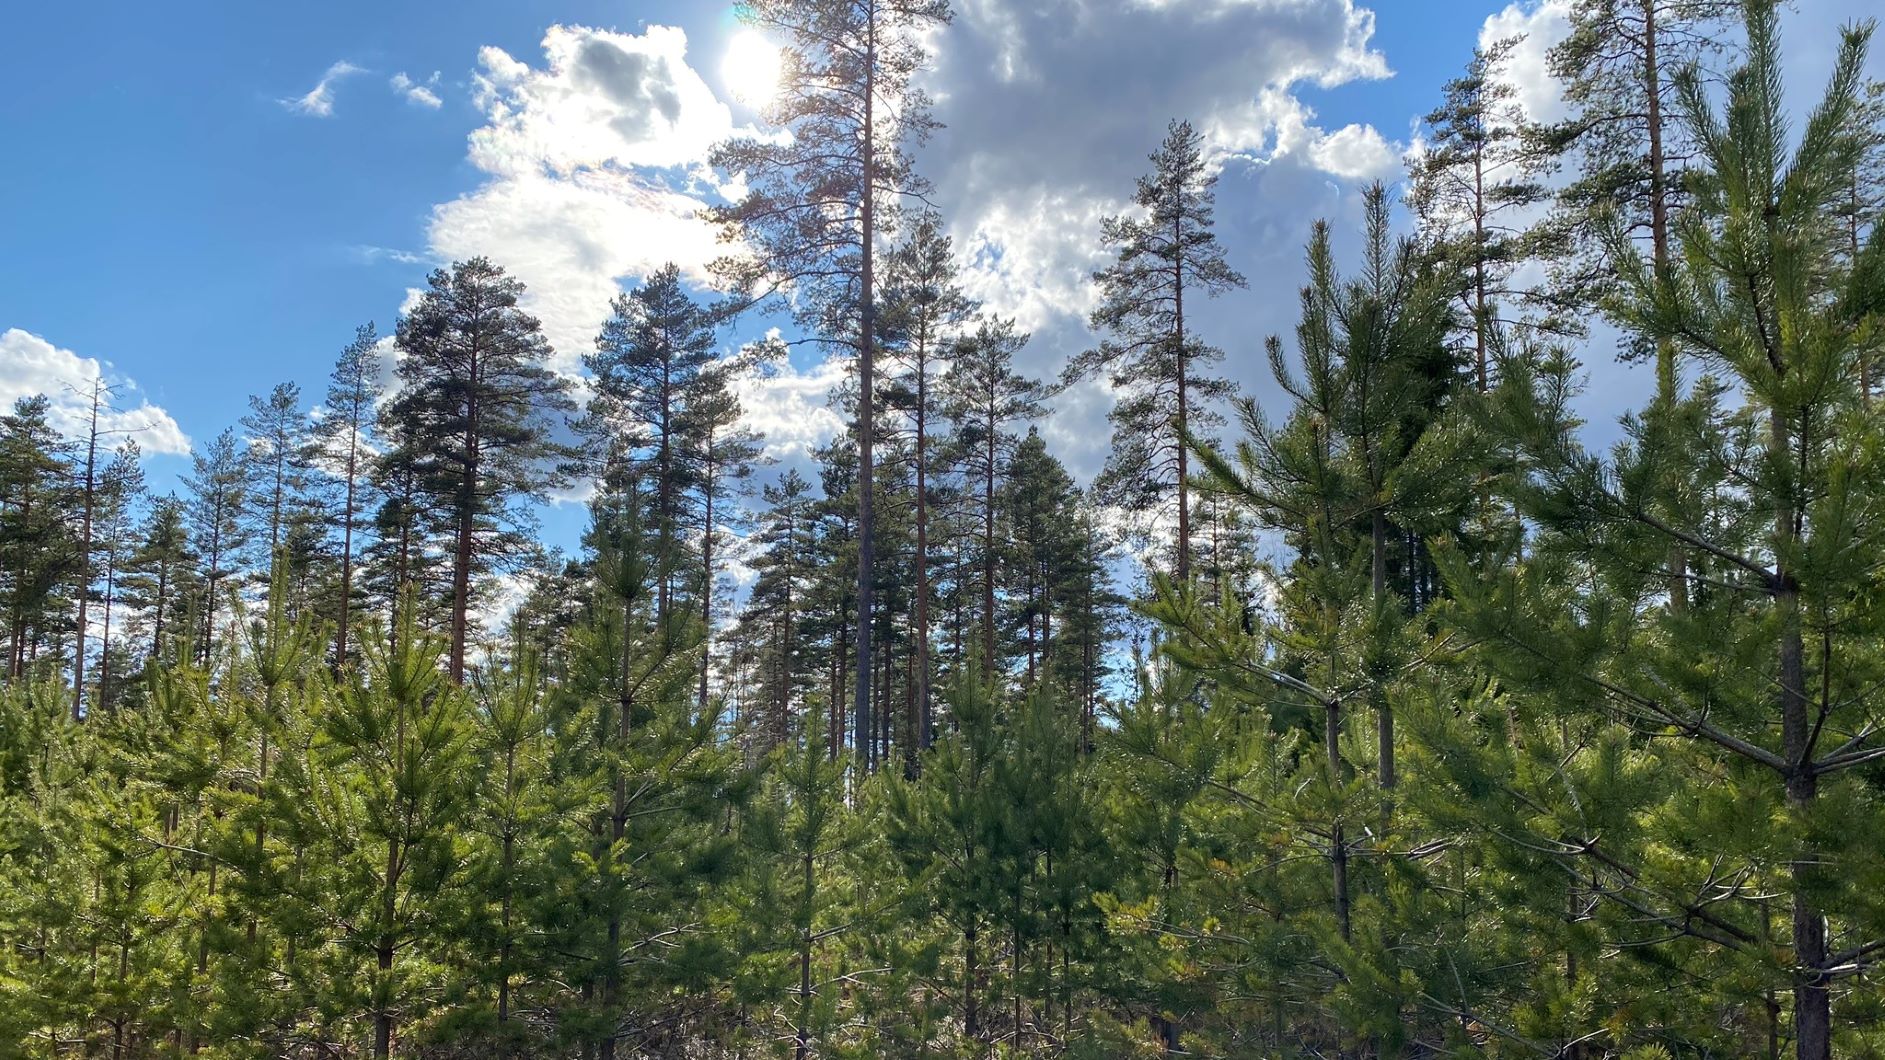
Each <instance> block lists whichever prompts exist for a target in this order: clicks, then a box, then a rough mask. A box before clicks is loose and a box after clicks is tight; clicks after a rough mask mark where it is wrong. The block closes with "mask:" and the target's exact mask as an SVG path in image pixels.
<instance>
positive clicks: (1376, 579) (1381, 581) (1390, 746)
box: [1370, 500, 1395, 791]
mask: <svg viewBox="0 0 1885 1060" xmlns="http://www.w3.org/2000/svg"><path fill="white" fill-rule="evenodd" d="M1376 505H1377V506H1376V508H1375V510H1374V514H1373V518H1372V520H1371V522H1372V524H1373V525H1372V527H1371V530H1372V533H1371V542H1370V544H1371V551H1372V552H1373V561H1374V562H1373V571H1372V576H1371V591H1372V592H1373V595H1374V605H1375V609H1376V612H1377V613H1379V612H1380V609H1381V607H1382V606H1383V605H1384V603H1385V601H1386V599H1387V595H1388V520H1387V516H1385V515H1383V514H1382V512H1381V509H1380V507H1379V501H1378V500H1377V502H1376ZM1373 696H1374V700H1375V720H1376V738H1377V743H1378V754H1379V769H1380V777H1379V780H1380V783H1381V787H1382V790H1384V791H1385V790H1391V789H1393V787H1394V783H1395V775H1394V708H1393V707H1392V706H1390V705H1389V704H1388V701H1387V697H1386V696H1385V695H1383V694H1382V691H1381V689H1380V688H1379V687H1376V688H1374V689H1373Z"/></svg>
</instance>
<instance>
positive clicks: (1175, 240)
mask: <svg viewBox="0 0 1885 1060" xmlns="http://www.w3.org/2000/svg"><path fill="white" fill-rule="evenodd" d="M1177 194H1178V197H1179V202H1178V203H1176V204H1175V205H1176V209H1174V211H1173V216H1172V340H1173V342H1174V343H1175V344H1176V347H1177V348H1176V349H1175V350H1174V351H1173V355H1174V356H1175V358H1176V359H1177V362H1178V585H1179V587H1180V588H1181V589H1182V588H1184V587H1185V586H1186V585H1187V584H1188V583H1189V582H1190V580H1191V492H1190V490H1191V484H1190V483H1189V482H1187V481H1186V479H1187V478H1189V477H1190V453H1188V452H1186V450H1185V432H1186V431H1187V430H1189V429H1190V426H1189V415H1188V414H1189V413H1190V411H1191V408H1190V404H1191V394H1190V389H1191V386H1190V381H1189V380H1188V379H1187V378H1186V373H1185V243H1184V227H1183V222H1184V216H1185V211H1184V201H1183V192H1182V190H1181V191H1179V192H1178V193H1177Z"/></svg>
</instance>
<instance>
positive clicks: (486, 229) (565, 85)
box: [428, 26, 734, 373]
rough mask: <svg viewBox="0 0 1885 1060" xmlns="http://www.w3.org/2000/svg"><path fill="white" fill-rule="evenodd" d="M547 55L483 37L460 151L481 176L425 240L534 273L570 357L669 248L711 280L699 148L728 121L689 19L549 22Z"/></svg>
mask: <svg viewBox="0 0 1885 1060" xmlns="http://www.w3.org/2000/svg"><path fill="white" fill-rule="evenodd" d="M542 46H543V65H542V66H541V67H533V66H531V65H530V64H528V63H526V62H523V61H522V60H519V59H516V58H514V57H512V56H511V55H510V54H509V53H507V52H505V51H504V50H503V49H500V48H495V47H486V48H484V49H482V50H481V51H480V53H479V72H478V74H477V75H476V77H475V78H474V86H475V93H474V96H475V100H476V102H477V104H478V106H479V107H480V108H481V109H482V110H483V111H484V115H485V122H484V124H483V125H482V126H480V127H479V128H478V129H477V130H475V131H474V132H472V134H471V136H470V149H469V158H470V161H471V162H472V164H473V165H474V166H476V167H477V168H478V169H479V170H481V171H483V172H484V173H485V174H486V175H487V177H488V179H487V180H486V181H485V183H484V184H483V185H482V186H481V187H479V188H477V189H476V190H474V191H472V192H470V193H468V194H466V195H464V196H462V197H460V198H458V199H455V200H453V201H452V202H448V203H445V204H443V205H441V206H439V207H437V208H436V209H434V211H433V214H432V220H431V224H430V228H429V233H428V237H429V239H430V242H431V245H432V250H433V252H434V256H435V257H438V258H440V259H458V258H465V257H469V256H472V255H477V254H484V255H488V256H489V257H491V258H492V259H493V260H495V261H497V262H498V263H499V264H501V265H503V266H504V267H505V268H507V269H509V270H511V271H512V272H513V273H514V274H515V275H517V276H518V277H519V278H521V279H522V280H523V281H524V282H525V284H526V285H528V287H529V288H530V294H529V308H530V310H531V311H532V312H534V313H536V314H537V315H538V316H539V317H540V318H541V319H542V321H543V324H544V331H545V333H546V334H547V336H548V337H549V339H550V341H551V344H552V345H553V346H554V347H555V348H556V350H557V353H558V361H557V364H558V367H559V368H561V369H562V370H564V371H566V372H572V373H573V372H574V371H575V370H576V368H577V366H578V364H579V363H580V360H581V356H582V354H583V353H584V352H585V351H586V350H588V349H589V348H590V347H591V344H592V343H593V341H594V338H595V334H596V332H597V330H598V329H599V328H600V326H601V324H602V321H603V319H604V318H605V317H606V316H607V314H608V311H609V299H610V298H611V297H612V296H613V295H614V294H615V293H616V291H617V290H619V288H620V284H621V282H622V281H623V280H624V279H626V278H630V277H639V276H644V275H647V274H648V273H649V272H651V271H653V270H654V269H656V268H658V267H660V266H661V265H662V264H663V263H665V262H668V261H673V262H675V263H676V264H678V265H679V266H680V267H681V269H682V271H683V273H684V274H685V275H686V276H687V277H688V279H689V280H691V281H693V282H695V283H700V284H705V283H707V282H709V281H710V279H711V277H709V275H708V272H707V264H708V262H710V261H711V260H713V259H714V258H715V257H717V256H719V255H720V254H723V253H725V252H726V249H727V248H726V247H724V246H723V245H721V244H720V243H719V242H718V239H717V236H716V234H715V232H714V231H713V230H712V229H711V228H710V227H709V226H708V225H707V224H706V222H704V221H702V220H701V219H700V218H699V212H700V210H701V208H702V207H703V206H704V205H705V198H704V196H706V195H709V194H712V192H713V180H714V176H713V174H711V173H710V172H709V171H708V170H707V168H706V164H705V163H706V155H707V151H708V149H709V148H710V147H711V146H712V145H713V144H714V143H716V142H718V141H720V140H723V139H725V138H727V137H728V136H730V135H732V134H733V132H734V124H733V119H732V115H731V113H730V111H729V110H728V109H727V107H726V105H725V104H723V103H721V102H720V101H719V100H718V99H717V98H715V96H714V94H713V91H712V89H710V88H708V87H707V84H706V82H705V81H703V80H702V79H701V77H700V75H699V74H698V73H697V72H695V70H694V68H693V67H692V66H691V65H689V63H688V60H687V35H686V34H685V33H684V32H682V31H681V30H680V29H677V28H673V27H668V26H649V27H648V28H647V29H646V30H645V31H644V32H642V33H640V34H626V33H617V32H613V31H610V30H602V29H591V28H588V27H582V26H552V27H551V28H550V29H549V30H548V31H547V32H546V33H545V35H544V38H543V44H542Z"/></svg>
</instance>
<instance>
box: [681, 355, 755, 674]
mask: <svg viewBox="0 0 1885 1060" xmlns="http://www.w3.org/2000/svg"><path fill="white" fill-rule="evenodd" d="M748 370H749V366H748V365H747V364H746V363H744V362H743V361H741V360H738V359H733V360H726V361H720V362H717V363H715V364H713V365H711V366H709V367H708V368H706V369H705V370H703V371H702V372H701V373H700V375H699V376H697V377H696V379H695V386H694V391H695V392H694V393H693V394H692V395H691V396H690V398H689V400H688V407H687V413H686V419H687V424H686V426H687V434H688V436H689V437H690V438H691V439H693V441H694V444H693V445H692V446H691V447H690V449H691V452H689V453H688V454H687V458H688V461H689V465H690V468H691V472H692V474H691V477H692V478H693V479H694V480H695V488H696V490H697V491H698V492H699V501H700V623H701V637H702V641H701V648H700V689H699V692H700V696H699V698H700V707H701V709H703V710H705V709H706V707H707V685H708V680H707V679H708V672H709V671H710V670H711V669H712V667H713V656H714V650H715V646H714V623H715V621H717V618H716V614H715V611H714V601H715V599H716V598H717V595H718V593H719V590H720V586H719V582H720V571H721V565H722V564H723V563H724V562H725V558H724V557H725V555H726V550H727V548H728V547H729V545H730V542H729V541H728V538H729V536H730V535H729V534H728V533H727V531H726V530H724V529H722V527H723V526H724V525H728V524H731V525H736V526H737V525H739V520H740V519H741V518H742V516H741V510H740V509H739V508H736V507H735V506H734V504H733V499H734V497H735V496H737V495H738V494H739V493H741V492H743V491H745V490H747V489H749V488H750V486H749V480H750V479H751V478H752V475H753V472H754V470H755V469H756V468H757V466H758V465H759V463H760V462H761V461H762V460H764V459H765V446H764V441H765V440H764V438H763V437H761V436H760V434H759V433H758V432H757V431H754V430H752V429H751V428H749V427H747V426H745V425H744V424H742V423H741V418H742V415H743V413H744V409H742V408H741V406H740V399H739V398H738V397H737V396H736V395H735V394H734V392H733V379H734V378H735V377H736V376H737V375H738V374H740V373H742V372H745V371H748Z"/></svg>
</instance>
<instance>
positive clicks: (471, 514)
mask: <svg viewBox="0 0 1885 1060" xmlns="http://www.w3.org/2000/svg"><path fill="white" fill-rule="evenodd" d="M477 387H478V368H477V363H476V359H475V356H474V359H473V363H472V368H471V393H470V396H469V397H468V398H466V402H467V406H468V407H467V408H466V410H465V423H466V428H465V467H464V479H463V481H462V482H461V483H460V485H459V490H458V543H457V549H456V550H455V552H454V554H453V558H452V653H451V677H452V683H453V684H463V683H464V681H465V635H466V625H467V623H468V622H469V620H470V611H471V560H472V554H473V553H472V547H473V546H472V536H473V534H474V533H475V531H476V528H477V510H476V509H477V503H476V502H477V495H478V411H479V410H478V393H477Z"/></svg>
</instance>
